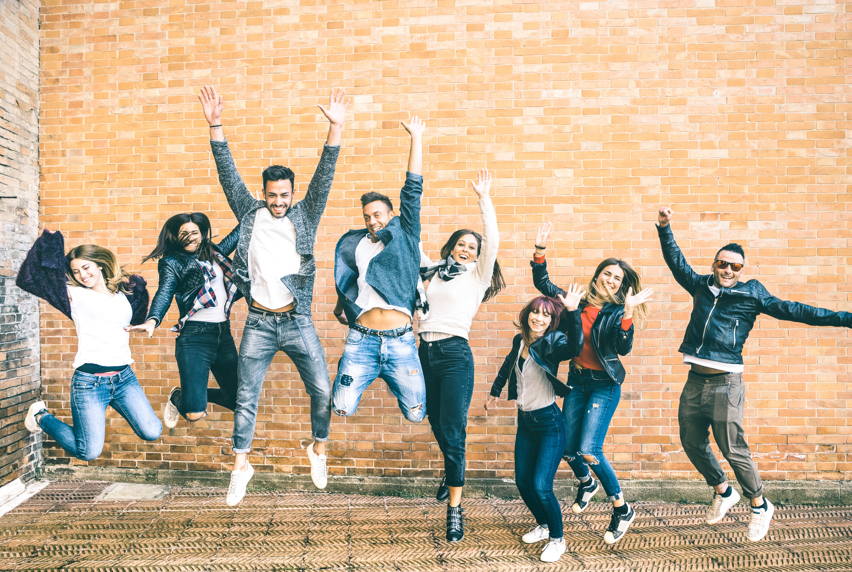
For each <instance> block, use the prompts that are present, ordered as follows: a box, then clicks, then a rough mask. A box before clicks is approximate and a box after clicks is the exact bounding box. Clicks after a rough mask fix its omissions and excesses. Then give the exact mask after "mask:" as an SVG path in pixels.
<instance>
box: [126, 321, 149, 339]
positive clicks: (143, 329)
mask: <svg viewBox="0 0 852 572" xmlns="http://www.w3.org/2000/svg"><path fill="white" fill-rule="evenodd" d="M155 325H156V322H155V321H154V320H148V321H147V322H145V323H144V324H140V325H138V326H128V327H126V328H124V331H125V332H147V333H148V337H149V338H150V337H152V336H153V335H154V326H155Z"/></svg>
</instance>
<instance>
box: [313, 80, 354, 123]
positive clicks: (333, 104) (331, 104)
mask: <svg viewBox="0 0 852 572" xmlns="http://www.w3.org/2000/svg"><path fill="white" fill-rule="evenodd" d="M350 101H351V100H350V99H349V98H348V97H346V90H345V89H338V90H333V89H332V90H331V95H330V96H329V97H328V107H325V106H323V105H317V107H319V108H320V111H322V114H323V115H325V117H326V119H328V121H329V122H330V123H331V124H332V125H335V126H337V127H343V122H344V121H346V110H347V109H348V108H349V102H350Z"/></svg>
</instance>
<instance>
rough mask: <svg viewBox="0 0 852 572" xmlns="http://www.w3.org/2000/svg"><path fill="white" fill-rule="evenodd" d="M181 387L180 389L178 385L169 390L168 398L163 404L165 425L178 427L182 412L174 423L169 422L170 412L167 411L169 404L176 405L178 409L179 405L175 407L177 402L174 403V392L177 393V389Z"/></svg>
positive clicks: (171, 427)
mask: <svg viewBox="0 0 852 572" xmlns="http://www.w3.org/2000/svg"><path fill="white" fill-rule="evenodd" d="M179 389H180V388H178V387H173V388H172V390H171V391H170V392H169V396H168V397H167V398H166V403H165V405H163V425H165V426H166V427H168V428H169V429H174V428H175V427H177V424H178V421H180V412H178V414H177V417H176V419H175V421H174V423H172V424H169V416H168V414H167V413H166V412H167V411H168V409H169V406H171V407H174V408H175V409H177V407H175V404H174V403H172V395H174V393H175V392H176V391H178V390H179Z"/></svg>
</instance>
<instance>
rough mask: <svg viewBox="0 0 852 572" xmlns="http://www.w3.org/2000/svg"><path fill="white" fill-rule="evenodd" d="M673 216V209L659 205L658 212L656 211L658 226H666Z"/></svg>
mask: <svg viewBox="0 0 852 572" xmlns="http://www.w3.org/2000/svg"><path fill="white" fill-rule="evenodd" d="M673 218H674V211H673V210H672V209H670V208H669V207H661V208H660V212H659V213H657V221H658V222H659V224H660V226H668V225H669V223H670V222H672V219H673Z"/></svg>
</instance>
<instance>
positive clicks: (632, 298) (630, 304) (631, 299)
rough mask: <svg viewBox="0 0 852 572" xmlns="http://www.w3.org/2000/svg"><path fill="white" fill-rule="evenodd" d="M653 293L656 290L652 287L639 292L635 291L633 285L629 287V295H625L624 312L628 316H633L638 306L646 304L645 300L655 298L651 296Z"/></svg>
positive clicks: (648, 300)
mask: <svg viewBox="0 0 852 572" xmlns="http://www.w3.org/2000/svg"><path fill="white" fill-rule="evenodd" d="M653 293H654V290H653V289H652V288H645V289H644V290H642V291H641V292H639V293H638V294H634V293H633V288H632V287H631V288H628V289H627V296H625V297H624V314H625V316H627V317H630V316H632V315H633V309H634V308H636V306H640V305H642V304H644V303H645V302H650V301H651V300H653V298H651V294H653Z"/></svg>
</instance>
